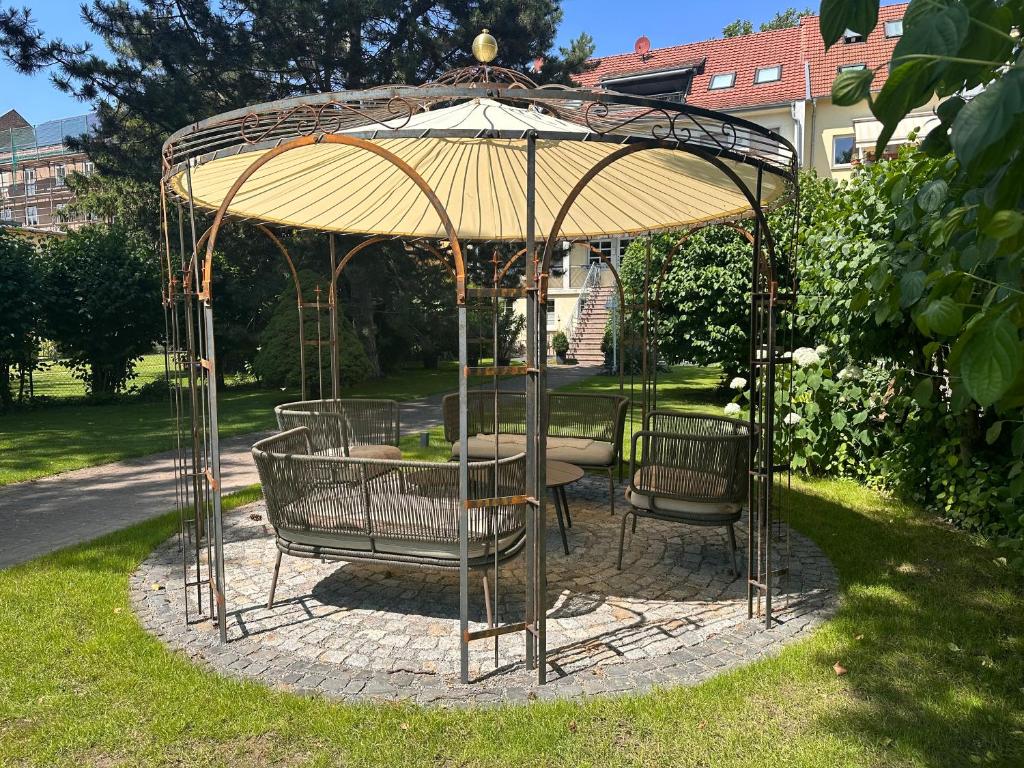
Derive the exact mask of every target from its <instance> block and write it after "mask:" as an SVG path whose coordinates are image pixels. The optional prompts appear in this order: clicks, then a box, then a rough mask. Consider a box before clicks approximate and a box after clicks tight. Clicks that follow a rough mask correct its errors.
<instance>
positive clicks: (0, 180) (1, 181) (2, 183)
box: [0, 171, 7, 200]
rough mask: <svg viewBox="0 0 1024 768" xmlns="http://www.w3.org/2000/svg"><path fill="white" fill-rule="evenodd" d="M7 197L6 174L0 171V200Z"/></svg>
mask: <svg viewBox="0 0 1024 768" xmlns="http://www.w3.org/2000/svg"><path fill="white" fill-rule="evenodd" d="M6 197H7V174H5V173H4V172H3V171H0V200H3V199H5V198H6Z"/></svg>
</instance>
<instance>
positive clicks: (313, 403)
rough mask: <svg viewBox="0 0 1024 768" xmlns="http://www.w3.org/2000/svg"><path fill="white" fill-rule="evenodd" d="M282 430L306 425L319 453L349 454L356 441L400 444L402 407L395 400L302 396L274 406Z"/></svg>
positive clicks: (357, 442) (359, 443)
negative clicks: (325, 398)
mask: <svg viewBox="0 0 1024 768" xmlns="http://www.w3.org/2000/svg"><path fill="white" fill-rule="evenodd" d="M274 413H275V415H276V416H277V425H278V427H280V428H281V429H282V430H288V429H294V428H295V427H307V428H308V429H309V432H310V441H311V443H312V446H313V451H314V452H316V453H325V452H326V453H330V452H333V453H338V454H340V455H347V454H348V451H349V448H350V447H352V446H354V445H395V446H397V445H398V441H399V432H400V424H399V408H398V403H397V402H395V401H394V400H377V399H370V398H350V399H344V400H303V401H300V402H297V403H285V404H284V405H279V406H277V407H276V408H275V409H274Z"/></svg>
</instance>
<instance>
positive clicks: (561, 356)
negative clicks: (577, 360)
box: [551, 331, 569, 365]
mask: <svg viewBox="0 0 1024 768" xmlns="http://www.w3.org/2000/svg"><path fill="white" fill-rule="evenodd" d="M551 349H553V350H554V351H555V359H556V360H557V361H558V362H559V364H561V365H565V360H566V355H568V354H569V339H568V337H566V335H565V333H563V332H562V331H557V332H556V333H555V335H554V336H552V337H551Z"/></svg>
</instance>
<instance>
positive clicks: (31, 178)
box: [22, 168, 36, 195]
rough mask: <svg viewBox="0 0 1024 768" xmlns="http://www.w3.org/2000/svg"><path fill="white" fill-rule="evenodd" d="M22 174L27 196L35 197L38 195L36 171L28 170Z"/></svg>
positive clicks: (33, 169)
mask: <svg viewBox="0 0 1024 768" xmlns="http://www.w3.org/2000/svg"><path fill="white" fill-rule="evenodd" d="M22 174H23V175H24V179H25V194H26V195H34V194H35V193H36V169H35V168H26V169H25V170H24V171H22Z"/></svg>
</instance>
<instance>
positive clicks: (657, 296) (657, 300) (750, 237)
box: [654, 221, 774, 309]
mask: <svg viewBox="0 0 1024 768" xmlns="http://www.w3.org/2000/svg"><path fill="white" fill-rule="evenodd" d="M709 227H727V228H728V229H734V230H736V231H737V232H739V233H740V234H741V235H743V237H744V238H745V239H746V241H747V242H748V243H750V245H754V239H755V238H754V233H753V232H751V231H750V230H749V229H747V228H746V227H744V226H741V225H740V224H738V223H736V222H735V221H709V222H707V223H706V224H699V225H698V226H696V227H693V228H691V229H688V230H687V231H686V232H685V233H684V234H683V236H682V237H681V238H679V239H678V240H676V242H675V243H674V244H673V245H672V247H671V248H669V251H668V253H667V254H665V258H664V259H663V260H662V262H661V269H660V270H659V271H658V282H657V284H656V285H655V287H654V305H655V307H657V308H658V309H660V308H661V286H662V283H663V282H664V281H665V278H666V277H667V276H668V270H669V267H671V266H672V262H673V261H674V260H675V257H676V256H678V255H679V251H680V250H681V249H682V247H683V246H684V245H685V244H686V242H687V241H688V240H689V239H690V238H691V237H693V236H694V235H695V234H697V233H698V232H700V231H702V230H705V229H708V228H709ZM771 271H772V272H774V269H771Z"/></svg>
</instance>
